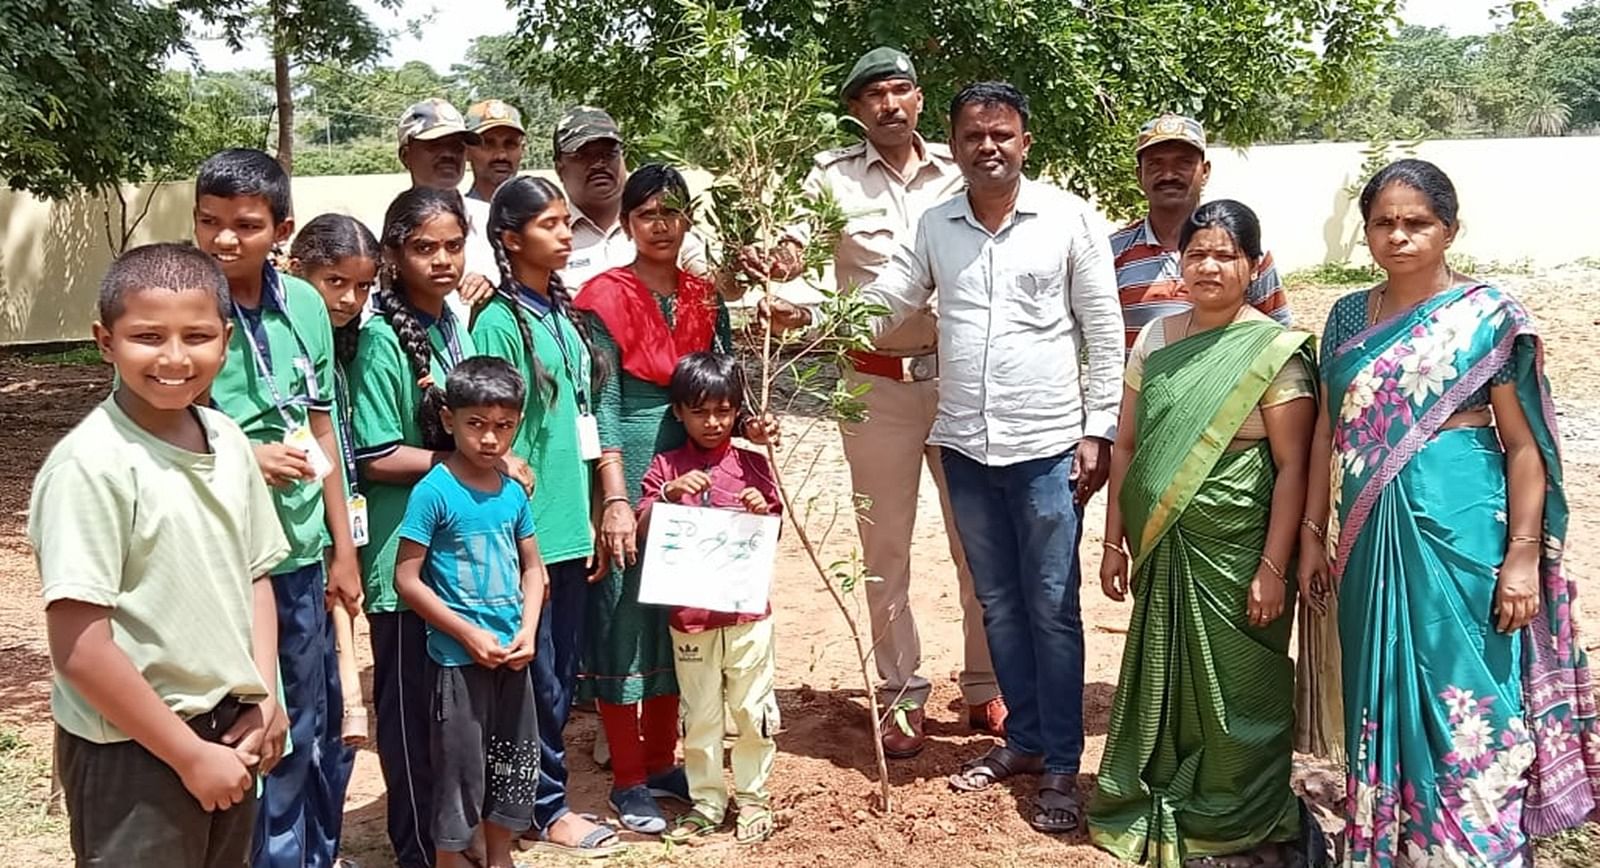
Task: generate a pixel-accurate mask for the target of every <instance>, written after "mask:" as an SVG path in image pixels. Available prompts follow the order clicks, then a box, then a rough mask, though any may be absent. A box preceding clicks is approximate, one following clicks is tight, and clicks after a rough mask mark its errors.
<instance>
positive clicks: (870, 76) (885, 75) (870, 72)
mask: <svg viewBox="0 0 1600 868" xmlns="http://www.w3.org/2000/svg"><path fill="white" fill-rule="evenodd" d="M899 78H903V79H905V80H907V81H909V82H911V83H912V84H916V83H917V68H916V67H915V66H913V65H912V64H911V58H910V57H908V56H907V55H906V53H905V52H904V51H901V50H899V49H897V48H889V47H886V46H883V47H878V48H874V49H872V50H871V51H869V52H867V53H866V54H863V55H861V59H860V60H857V61H856V65H855V66H853V67H851V68H850V74H849V75H847V76H845V79H844V87H841V88H839V96H841V97H843V98H844V99H847V100H848V99H854V98H855V97H856V95H857V94H859V93H861V89H862V88H864V87H866V86H867V85H869V84H872V83H873V82H875V81H883V80H884V79H899Z"/></svg>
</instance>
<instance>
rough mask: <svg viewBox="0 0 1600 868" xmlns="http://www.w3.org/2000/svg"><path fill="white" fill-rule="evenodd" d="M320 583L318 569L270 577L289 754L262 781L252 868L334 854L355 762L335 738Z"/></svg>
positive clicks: (287, 865)
mask: <svg viewBox="0 0 1600 868" xmlns="http://www.w3.org/2000/svg"><path fill="white" fill-rule="evenodd" d="M325 576H326V573H325V571H324V570H323V567H322V565H321V564H312V565H310V566H306V567H301V568H300V569H298V570H295V571H293V572H289V573H284V574H282V575H278V576H273V577H272V590H273V594H274V596H275V597H276V598H277V608H278V675H279V677H280V678H281V679H282V681H283V707H284V709H285V710H286V711H287V712H288V713H289V744H290V751H289V753H288V754H287V755H285V756H284V758H283V760H282V761H281V762H279V763H278V765H277V766H276V767H275V768H273V770H272V774H270V775H268V776H267V777H266V779H265V780H264V781H262V790H261V807H260V811H259V813H258V816H257V818H256V831H255V839H254V842H253V844H252V846H251V850H250V864H251V865H253V866H254V868H330V866H332V865H333V861H334V858H335V857H336V855H337V853H338V850H339V832H340V829H341V828H342V827H343V825H344V795H345V788H346V787H347V786H348V785H349V783H350V772H351V770H352V769H353V768H354V766H355V759H356V756H355V751H353V750H351V749H350V748H349V747H347V746H345V744H344V742H343V741H342V740H341V739H340V737H339V725H340V722H341V720H342V719H343V717H344V694H343V692H342V691H341V690H340V689H339V659H338V655H337V652H336V651H335V650H334V642H333V621H332V620H330V619H329V618H328V612H327V609H326V607H325V603H324V602H323V601H324V596H323V591H324V588H325V586H326V581H327V580H326V578H325Z"/></svg>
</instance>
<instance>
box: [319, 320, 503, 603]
mask: <svg viewBox="0 0 1600 868" xmlns="http://www.w3.org/2000/svg"><path fill="white" fill-rule="evenodd" d="M455 333H456V335H457V341H458V344H457V345H458V347H459V348H460V352H461V356H460V357H461V358H463V359H465V358H470V357H471V356H473V355H474V352H473V344H472V336H471V335H470V334H468V333H467V330H466V329H465V328H462V327H461V326H460V325H459V324H457V325H456V326H455ZM428 342H429V343H430V344H432V346H433V352H432V353H431V356H432V358H430V359H429V370H430V372H431V373H432V375H433V381H434V382H435V383H438V384H439V386H440V387H441V388H443V386H444V383H445V378H446V377H447V376H448V375H449V372H450V366H451V363H450V357H451V353H450V349H449V344H448V342H447V341H446V340H445V337H444V334H443V333H442V332H441V331H440V328H439V324H438V323H430V324H429V325H428ZM349 374H350V417H351V418H350V423H351V428H352V429H353V432H354V435H355V447H356V448H355V453H356V460H358V461H365V460H369V459H373V458H379V457H381V456H384V455H387V454H388V453H390V452H393V451H394V450H395V449H396V448H398V447H400V446H415V447H418V448H421V447H422V425H421V423H420V422H419V421H418V417H417V407H418V405H420V404H421V403H422V390H421V389H419V388H417V378H416V376H415V375H414V374H412V373H411V364H410V362H408V361H406V355H405V352H404V351H402V350H401V349H400V338H399V337H398V336H397V335H395V332H394V329H393V328H392V327H390V325H389V323H388V321H387V320H385V319H384V318H383V317H382V316H381V315H377V316H373V317H372V319H369V320H367V322H366V324H365V325H363V326H362V327H361V341H360V343H359V344H358V345H357V347H356V357H355V358H354V359H352V360H351V361H350V371H349ZM411 488H412V486H411V485H392V484H389V483H385V482H376V481H373V480H372V479H362V481H361V491H362V493H363V494H365V495H366V498H367V532H368V534H369V535H370V541H369V542H368V543H367V544H366V545H365V546H363V547H362V548H361V581H362V585H363V588H364V590H365V592H366V598H367V604H366V610H367V611H368V612H375V613H381V612H398V611H401V610H403V609H405V608H406V607H405V605H404V604H403V603H401V602H400V596H399V594H397V593H396V592H395V589H394V561H395V555H396V554H397V553H398V552H399V550H400V534H399V530H400V520H401V519H402V518H404V517H405V513H406V498H408V497H410V495H411Z"/></svg>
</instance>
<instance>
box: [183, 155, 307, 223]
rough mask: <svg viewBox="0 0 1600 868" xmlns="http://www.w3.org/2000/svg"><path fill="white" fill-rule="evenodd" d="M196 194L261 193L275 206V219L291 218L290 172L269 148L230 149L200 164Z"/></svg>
mask: <svg viewBox="0 0 1600 868" xmlns="http://www.w3.org/2000/svg"><path fill="white" fill-rule="evenodd" d="M194 196H195V199H197V200H198V199H199V198H200V197H201V196H220V197H222V198H224V199H232V198H235V197H237V196H261V197H263V198H265V199H266V200H267V204H268V205H269V206H270V207H271V208H272V222H273V223H274V224H277V223H282V222H283V221H285V220H287V219H289V175H288V173H287V172H285V171H283V167H282V166H280V165H278V161H277V160H274V159H273V158H272V157H271V156H270V155H268V154H267V152H266V151H258V150H256V149H255V148H228V149H226V150H222V151H218V152H216V153H215V154H212V155H211V156H209V157H207V158H206V161H205V162H204V163H201V164H200V171H199V173H198V175H197V177H196V178H195V182H194Z"/></svg>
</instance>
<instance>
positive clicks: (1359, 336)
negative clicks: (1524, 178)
mask: <svg viewBox="0 0 1600 868" xmlns="http://www.w3.org/2000/svg"><path fill="white" fill-rule="evenodd" d="M1360 205H1361V214H1362V219H1363V220H1364V221H1365V224H1366V235H1367V246H1368V248H1369V249H1371V251H1372V256H1373V259H1374V260H1376V261H1377V263H1378V265H1379V266H1380V267H1382V268H1383V269H1384V271H1385V273H1386V275H1387V278H1388V279H1387V280H1385V281H1384V282H1383V283H1381V284H1379V285H1378V286H1376V287H1373V288H1372V289H1371V290H1365V291H1362V292H1357V293H1353V294H1351V295H1348V296H1346V297H1344V298H1343V299H1340V300H1339V301H1338V302H1336V303H1335V304H1334V306H1333V310H1332V311H1331V312H1330V313H1329V315H1328V326H1327V328H1326V330H1325V331H1324V334H1323V358H1324V364H1323V371H1322V376H1323V382H1324V383H1325V384H1326V387H1327V390H1326V395H1327V400H1326V401H1325V402H1324V405H1323V407H1322V408H1321V416H1320V418H1319V421H1318V425H1317V438H1316V441H1315V446H1314V448H1313V452H1312V454H1313V459H1312V460H1313V463H1314V464H1315V465H1316V466H1317V467H1318V469H1319V471H1320V470H1321V468H1324V467H1326V468H1329V471H1330V472H1329V473H1327V474H1323V473H1321V472H1319V473H1318V474H1317V476H1316V477H1315V478H1314V479H1313V480H1312V484H1311V485H1309V486H1308V491H1307V504H1306V516H1307V524H1306V531H1305V533H1304V534H1303V542H1304V552H1303V554H1302V557H1303V559H1304V562H1303V564H1302V566H1301V574H1302V576H1304V578H1305V580H1306V581H1307V583H1308V584H1309V585H1310V593H1311V598H1312V602H1313V605H1314V606H1315V607H1317V608H1319V609H1327V608H1332V607H1328V606H1327V605H1326V601H1327V600H1329V598H1330V597H1331V595H1332V594H1333V592H1334V591H1335V590H1336V592H1337V614H1336V615H1332V616H1331V617H1334V618H1336V619H1337V623H1338V628H1339V640H1340V644H1341V646H1342V647H1343V658H1344V660H1343V666H1342V675H1343V681H1344V685H1343V688H1344V689H1343V700H1344V713H1345V738H1346V750H1347V752H1348V754H1349V763H1350V776H1349V779H1348V784H1347V790H1346V805H1345V810H1346V814H1347V816H1346V820H1347V822H1346V825H1345V841H1346V852H1347V856H1348V859H1349V861H1350V863H1351V864H1353V865H1360V866H1381V868H1394V866H1435V865H1448V866H1455V865H1462V866H1469V865H1470V866H1522V865H1530V864H1532V858H1533V857H1532V855H1531V852H1530V848H1529V846H1528V844H1529V839H1530V837H1532V836H1535V835H1548V834H1552V833H1554V832H1556V831H1559V830H1561V829H1565V828H1569V827H1572V826H1576V825H1578V824H1581V823H1582V822H1583V821H1584V819H1585V817H1587V816H1588V815H1589V814H1590V813H1591V812H1592V811H1593V810H1594V808H1595V805H1596V798H1597V796H1600V733H1597V731H1596V708H1595V701H1594V692H1593V689H1592V686H1591V682H1590V676H1589V667H1588V661H1587V659H1586V658H1585V655H1584V651H1583V645H1582V643H1581V642H1579V641H1578V638H1577V635H1576V629H1575V625H1574V619H1573V612H1572V605H1571V603H1572V597H1573V590H1572V584H1571V582H1570V581H1569V580H1567V578H1566V577H1565V576H1564V575H1563V573H1562V570H1561V555H1562V546H1563V544H1564V541H1565V536H1566V527H1567V506H1566V499H1565V497H1564V496H1563V492H1562V484H1561V455H1560V450H1559V447H1560V438H1559V436H1558V434H1557V431H1556V416H1555V405H1554V403H1553V402H1552V400H1551V396H1550V389H1549V384H1548V383H1547V382H1546V380H1545V378H1544V373H1543V370H1542V368H1543V346H1542V344H1541V343H1540V340H1539V336H1538V332H1537V330H1536V328H1535V326H1534V323H1533V320H1532V318H1531V317H1530V316H1529V315H1528V312H1527V310H1526V309H1525V308H1523V306H1522V305H1521V304H1520V303H1518V302H1517V300H1516V299H1514V298H1512V297H1511V296H1510V295H1508V294H1507V293H1505V292H1503V291H1501V290H1499V289H1496V288H1495V287H1492V286H1487V285H1485V284H1482V283H1480V282H1478V281H1475V280H1471V279H1469V278H1467V277H1466V276H1464V275H1462V274H1459V273H1457V272H1456V271H1455V270H1453V269H1452V268H1450V266H1449V264H1448V263H1447V262H1446V261H1445V251H1446V249H1447V248H1448V247H1449V246H1450V244H1451V242H1452V241H1453V240H1454V238H1455V233H1456V227H1457V221H1456V214H1457V199H1456V192H1455V188H1454V186H1453V185H1452V184H1451V183H1450V179H1449V178H1448V177H1446V176H1445V174H1444V173H1443V172H1442V171H1440V170H1439V168H1438V167H1437V166H1434V165H1433V164H1432V163H1427V162H1424V161H1421V160H1401V161H1399V162H1397V163H1394V164H1392V165H1390V166H1388V167H1386V168H1384V169H1383V170H1381V171H1380V172H1378V174H1377V175H1376V176H1374V177H1373V179H1372V180H1371V181H1370V182H1369V183H1368V184H1367V186H1366V189H1365V190H1363V191H1362V194H1361V198H1360ZM1330 502H1331V510H1330ZM1324 522H1326V525H1324ZM1324 529H1325V530H1326V533H1325V534H1323V533H1322V532H1323V530H1324ZM1319 536H1325V537H1326V539H1327V541H1328V542H1329V544H1330V545H1329V548H1331V549H1332V550H1333V558H1332V564H1331V566H1330V564H1329V563H1328V559H1327V558H1326V557H1324V556H1323V554H1322V553H1321V546H1320V544H1319V543H1320V540H1319V539H1318V537H1319ZM1330 579H1331V581H1330Z"/></svg>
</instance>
